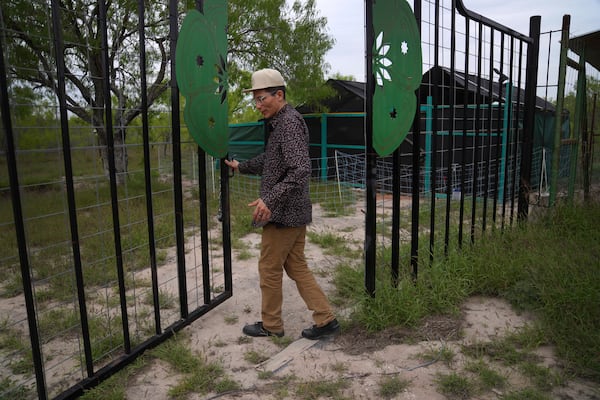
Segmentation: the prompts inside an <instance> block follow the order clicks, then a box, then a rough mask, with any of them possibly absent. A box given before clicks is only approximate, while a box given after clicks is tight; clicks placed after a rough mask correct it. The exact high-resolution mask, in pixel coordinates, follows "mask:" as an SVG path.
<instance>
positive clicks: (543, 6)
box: [316, 0, 600, 81]
mask: <svg viewBox="0 0 600 400" xmlns="http://www.w3.org/2000/svg"><path fill="white" fill-rule="evenodd" d="M432 1H433V0H432ZM364 3H365V2H364V0H316V4H317V8H318V9H319V12H320V13H321V15H323V16H325V17H327V20H328V29H329V33H330V34H331V35H332V36H333V37H334V38H335V40H336V44H335V46H334V48H333V49H332V50H330V51H329V52H328V53H327V55H326V57H325V58H326V61H327V62H328V63H329V64H330V65H331V68H330V70H329V76H330V75H333V74H335V73H340V74H342V75H352V76H353V77H354V78H355V79H356V80H358V81H364V80H365V79H364V63H365V61H364ZM446 3H448V1H447V0H446ZM463 3H464V5H465V7H467V8H468V9H470V10H471V11H474V12H476V13H478V14H481V15H484V16H486V17H488V18H490V19H492V20H495V21H497V22H499V23H501V24H503V25H506V26H508V27H509V28H512V29H514V30H516V31H518V32H521V33H523V34H528V33H529V18H530V17H531V16H533V15H540V16H541V17H542V32H548V31H555V30H559V29H561V26H562V18H563V15H564V14H570V15H571V37H573V36H579V35H582V34H585V33H589V32H592V31H597V30H600V0H463ZM409 4H412V1H409ZM553 35H556V36H554V37H557V38H558V37H559V35H560V34H559V33H556V34H553Z"/></svg>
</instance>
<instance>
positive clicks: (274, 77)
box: [242, 68, 285, 93]
mask: <svg viewBox="0 0 600 400" xmlns="http://www.w3.org/2000/svg"><path fill="white" fill-rule="evenodd" d="M280 86H285V81H284V80H283V76H281V73H280V72H279V71H277V70H274V69H270V68H265V69H260V70H258V71H256V72H254V73H253V74H252V87H251V88H250V89H244V90H242V91H243V92H244V93H247V92H252V91H253V90H260V89H267V88H272V87H280Z"/></svg>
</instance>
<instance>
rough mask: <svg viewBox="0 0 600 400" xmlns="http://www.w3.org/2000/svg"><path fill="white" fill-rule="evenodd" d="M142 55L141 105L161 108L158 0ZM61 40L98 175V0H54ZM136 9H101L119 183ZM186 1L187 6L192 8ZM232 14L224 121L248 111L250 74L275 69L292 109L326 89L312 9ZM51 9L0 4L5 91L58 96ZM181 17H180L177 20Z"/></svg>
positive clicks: (165, 56) (148, 17) (41, 3)
mask: <svg viewBox="0 0 600 400" xmlns="http://www.w3.org/2000/svg"><path fill="white" fill-rule="evenodd" d="M144 3H145V25H144V32H145V38H146V41H145V49H146V58H147V62H146V65H147V68H148V71H147V80H148V92H147V93H148V106H151V105H152V104H153V103H154V102H156V101H159V99H160V97H161V95H163V94H165V91H166V90H167V89H168V88H169V81H168V79H169V70H168V68H169V62H170V60H169V48H168V46H169V21H168V16H169V10H168V3H167V2H165V1H159V0H146V1H145V2H144ZM59 4H60V17H61V28H62V34H63V39H64V46H65V49H64V59H65V66H66V71H65V78H66V84H67V88H66V92H67V98H66V103H67V109H68V111H69V112H70V113H72V114H74V115H76V116H77V117H79V118H81V119H82V120H83V121H85V122H86V123H88V124H90V125H91V126H93V127H94V130H95V133H96V136H97V142H98V144H99V145H100V146H101V149H102V150H101V154H102V159H103V162H104V166H105V171H108V161H107V160H108V158H107V152H106V145H107V132H106V124H105V105H106V104H108V101H107V100H108V99H107V98H105V93H104V90H103V83H104V82H103V71H102V64H103V63H102V61H103V52H102V33H101V32H100V29H99V11H100V10H99V6H98V2H97V0H59ZM137 4H138V1H136V0H119V1H115V0H112V1H111V0H107V30H108V41H109V45H108V48H109V55H108V59H109V64H110V65H109V71H110V81H111V85H110V96H111V98H110V100H111V104H112V109H111V111H112V118H113V121H112V124H113V128H114V129H113V131H114V143H115V161H116V171H117V173H118V175H117V176H118V177H119V178H120V180H122V179H123V178H124V174H123V173H124V172H126V171H127V151H126V147H125V146H124V144H125V141H126V138H127V127H128V126H129V125H130V124H131V123H132V121H133V120H134V119H135V118H136V117H138V116H139V115H140V113H141V111H142V107H141V98H140V93H141V84H140V80H141V74H140V68H139V59H140V45H139V38H138V20H139V19H138V9H137V7H138V6H137ZM194 4H195V2H194V1H190V0H188V1H187V3H186V6H187V7H188V8H191V7H193V6H194ZM228 8H229V27H228V41H229V60H228V63H229V67H228V68H229V77H230V87H231V90H230V91H229V93H230V98H229V99H228V101H229V103H230V105H231V114H232V115H234V114H236V113H242V114H243V113H244V112H247V110H245V109H247V108H248V105H249V102H248V100H247V99H245V97H244V96H242V95H241V89H242V88H244V87H248V85H249V83H250V72H248V71H252V70H254V69H258V68H263V67H272V68H277V69H279V70H280V71H281V72H282V74H283V75H284V76H285V77H286V78H287V81H288V85H289V87H290V89H291V90H290V93H291V94H292V95H293V99H294V101H296V102H299V103H300V102H314V101H315V99H316V98H318V97H319V96H320V95H322V93H323V91H324V90H326V89H324V85H323V74H324V69H325V70H326V69H327V68H328V67H327V65H325V64H324V62H323V57H324V54H325V53H326V52H327V51H328V50H329V49H330V48H331V46H332V45H333V40H332V39H331V38H330V37H329V36H328V35H327V34H326V33H325V27H326V22H327V21H326V19H325V18H323V17H320V16H318V14H317V12H316V10H315V3H314V0H307V1H305V2H301V1H295V2H294V3H293V5H292V6H291V7H288V6H287V5H286V2H285V0H260V1H247V0H231V1H229V2H228ZM51 11H52V10H51V6H50V2H49V0H33V1H23V0H5V1H2V3H1V4H0V15H1V18H2V23H3V26H4V27H6V29H5V30H4V31H3V33H4V35H5V36H4V38H3V39H4V40H3V42H4V45H5V48H6V51H5V54H6V57H7V68H8V73H9V77H10V81H11V85H13V86H20V87H29V88H32V89H34V90H35V91H36V92H37V93H38V94H39V95H45V96H48V95H51V96H53V95H55V93H58V86H57V85H58V83H57V79H56V72H55V71H56V68H55V67H54V65H55V62H54V48H53V37H52V26H51V24H50V23H49V18H50V16H51V15H52V12H51ZM183 13H184V10H180V14H181V15H180V17H183Z"/></svg>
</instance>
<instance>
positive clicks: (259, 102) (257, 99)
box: [254, 92, 277, 105]
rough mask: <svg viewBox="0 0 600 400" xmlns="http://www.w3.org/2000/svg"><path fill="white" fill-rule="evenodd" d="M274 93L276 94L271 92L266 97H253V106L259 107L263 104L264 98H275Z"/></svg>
mask: <svg viewBox="0 0 600 400" xmlns="http://www.w3.org/2000/svg"><path fill="white" fill-rule="evenodd" d="M275 93H277V92H271V93H269V94H268V95H264V96H258V97H255V98H254V104H256V105H260V104H262V103H264V102H265V100H266V98H267V97H269V95H270V96H275Z"/></svg>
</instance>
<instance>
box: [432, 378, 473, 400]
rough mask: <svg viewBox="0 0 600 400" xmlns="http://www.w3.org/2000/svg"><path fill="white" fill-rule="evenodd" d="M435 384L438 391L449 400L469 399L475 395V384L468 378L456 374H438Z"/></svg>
mask: <svg viewBox="0 0 600 400" xmlns="http://www.w3.org/2000/svg"><path fill="white" fill-rule="evenodd" d="M435 383H436V386H437V388H438V391H439V392H440V393H442V394H443V395H445V396H446V397H448V398H449V399H469V398H470V397H471V396H473V395H474V394H475V384H474V383H473V382H472V381H471V380H470V379H469V378H467V377H466V376H464V375H461V374H458V373H455V372H451V373H449V374H437V376H436V378H435Z"/></svg>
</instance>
